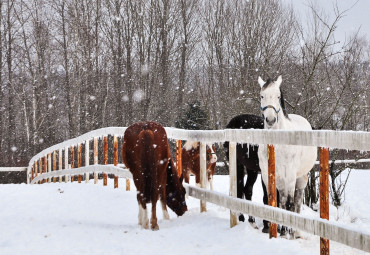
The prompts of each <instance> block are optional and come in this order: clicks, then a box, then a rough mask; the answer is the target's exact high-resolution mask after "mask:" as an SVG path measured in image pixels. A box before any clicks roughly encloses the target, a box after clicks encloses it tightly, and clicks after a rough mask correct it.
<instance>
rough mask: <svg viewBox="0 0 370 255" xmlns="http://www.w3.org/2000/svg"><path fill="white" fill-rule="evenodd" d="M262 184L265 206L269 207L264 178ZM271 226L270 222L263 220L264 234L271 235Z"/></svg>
mask: <svg viewBox="0 0 370 255" xmlns="http://www.w3.org/2000/svg"><path fill="white" fill-rule="evenodd" d="M261 182H262V189H263V204H265V205H268V195H267V189H266V185H265V183H264V182H263V180H262V178H261ZM269 224H270V222H269V221H268V220H263V229H262V232H263V233H269V230H270V226H269Z"/></svg>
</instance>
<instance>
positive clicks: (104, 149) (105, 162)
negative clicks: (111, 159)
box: [103, 136, 108, 186]
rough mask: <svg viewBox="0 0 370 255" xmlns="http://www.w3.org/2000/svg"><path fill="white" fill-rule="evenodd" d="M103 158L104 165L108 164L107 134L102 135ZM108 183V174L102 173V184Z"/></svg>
mask: <svg viewBox="0 0 370 255" xmlns="http://www.w3.org/2000/svg"><path fill="white" fill-rule="evenodd" d="M103 160H104V165H108V136H104V138H103ZM107 185H108V175H107V173H103V186H107Z"/></svg>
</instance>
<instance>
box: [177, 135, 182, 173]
mask: <svg viewBox="0 0 370 255" xmlns="http://www.w3.org/2000/svg"><path fill="white" fill-rule="evenodd" d="M176 170H177V176H178V177H180V176H181V174H182V149H181V140H176Z"/></svg>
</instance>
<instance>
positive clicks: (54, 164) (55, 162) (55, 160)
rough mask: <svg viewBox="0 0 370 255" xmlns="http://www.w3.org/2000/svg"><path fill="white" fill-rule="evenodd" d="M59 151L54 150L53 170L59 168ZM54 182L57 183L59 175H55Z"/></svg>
mask: <svg viewBox="0 0 370 255" xmlns="http://www.w3.org/2000/svg"><path fill="white" fill-rule="evenodd" d="M56 153H57V152H56V151H54V152H53V171H55V170H57V154H56ZM53 182H54V183H56V182H57V177H53Z"/></svg>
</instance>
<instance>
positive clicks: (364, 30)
mask: <svg viewBox="0 0 370 255" xmlns="http://www.w3.org/2000/svg"><path fill="white" fill-rule="evenodd" d="M282 2H283V3H285V4H292V5H293V7H294V9H295V10H296V11H297V12H298V13H299V15H298V17H302V21H303V22H305V19H306V18H307V13H308V11H309V7H308V5H309V3H310V2H313V3H314V4H315V5H316V6H318V7H320V8H321V9H322V11H324V13H325V14H327V15H329V17H330V18H331V19H330V20H331V21H332V20H333V18H334V11H333V9H334V8H333V5H334V4H335V3H337V4H338V7H339V11H344V10H346V9H349V8H351V7H352V6H353V5H354V6H353V7H352V8H351V9H350V10H349V11H348V12H347V13H346V16H345V17H344V18H343V19H342V20H341V21H340V22H339V24H338V28H337V31H336V32H335V39H336V40H339V41H340V42H343V41H344V40H345V38H346V36H347V37H348V36H350V35H352V34H353V33H354V32H356V31H357V30H358V29H359V28H360V34H361V35H364V36H365V37H366V39H367V40H368V41H370V0H320V1H319V0H282ZM356 2H357V3H356Z"/></svg>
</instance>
